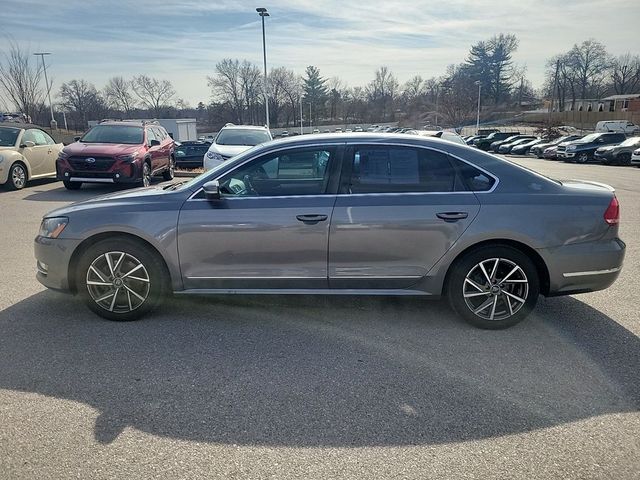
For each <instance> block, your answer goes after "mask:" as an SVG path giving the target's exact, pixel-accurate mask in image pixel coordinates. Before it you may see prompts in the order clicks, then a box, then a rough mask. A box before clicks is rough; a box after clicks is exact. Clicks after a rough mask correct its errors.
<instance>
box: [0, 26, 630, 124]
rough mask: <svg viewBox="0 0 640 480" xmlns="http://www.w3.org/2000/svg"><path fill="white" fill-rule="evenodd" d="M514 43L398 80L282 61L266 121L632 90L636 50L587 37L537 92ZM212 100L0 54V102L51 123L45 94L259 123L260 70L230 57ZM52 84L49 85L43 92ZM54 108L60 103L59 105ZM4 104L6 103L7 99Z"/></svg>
mask: <svg viewBox="0 0 640 480" xmlns="http://www.w3.org/2000/svg"><path fill="white" fill-rule="evenodd" d="M518 46H519V41H518V38H517V37H516V36H515V35H513V34H503V33H500V34H497V35H494V36H492V37H490V38H488V39H485V40H482V41H479V42H477V43H475V44H473V45H471V47H470V49H469V52H468V54H467V57H466V58H465V59H464V60H463V61H462V62H460V63H458V64H452V65H449V66H448V67H447V68H446V70H445V72H444V73H443V74H442V75H440V76H432V77H428V78H424V77H422V76H421V75H419V74H417V75H414V76H413V77H412V78H410V79H409V80H407V81H405V82H404V83H402V82H400V81H399V80H398V78H397V77H396V76H395V75H394V73H393V72H392V71H391V70H390V69H389V68H388V67H387V66H380V67H379V68H378V69H376V70H375V72H373V78H372V79H371V81H369V82H368V83H367V84H365V85H361V86H349V85H347V84H346V82H344V81H343V80H342V79H340V78H339V77H337V76H333V77H328V76H324V75H323V74H322V73H321V72H320V70H319V69H318V68H317V67H316V66H313V65H310V66H307V67H306V69H305V70H304V73H303V74H302V75H300V74H298V73H296V72H295V71H293V70H291V69H288V68H285V67H275V68H272V69H271V70H270V71H269V73H268V76H267V90H268V95H267V96H268V99H269V100H268V101H269V112H270V119H269V120H270V124H271V125H272V126H284V127H291V126H297V125H299V122H300V116H301V114H302V116H303V122H304V124H305V125H306V126H308V125H314V126H319V125H321V124H340V123H343V124H355V123H377V122H390V121H400V122H403V123H404V124H406V125H409V126H420V125H424V124H425V123H430V124H433V125H435V124H440V125H446V126H460V125H464V124H468V123H472V122H473V121H474V120H475V114H476V108H477V101H478V94H480V95H481V105H482V117H483V119H490V118H491V117H492V116H494V117H495V116H500V115H505V114H506V113H507V112H514V111H518V110H520V109H525V108H530V107H531V106H535V105H536V104H538V105H540V104H541V99H542V98H547V99H548V98H551V97H554V98H555V102H556V103H555V108H556V109H558V110H565V109H568V108H569V107H570V106H572V105H575V103H576V102H577V100H578V99H586V98H601V97H602V96H603V95H605V94H611V93H619V94H624V93H637V92H638V89H639V88H640V57H639V56H638V55H636V54H631V53H626V54H624V55H622V56H619V57H613V56H612V55H610V54H609V53H608V52H607V50H606V48H605V46H604V45H603V44H601V43H599V42H597V41H596V40H593V39H589V40H585V41H584V42H582V43H581V44H576V45H574V46H573V47H572V48H571V49H569V50H568V51H567V52H565V53H561V54H558V55H555V56H553V57H551V58H550V59H549V60H548V62H547V70H546V77H545V83H544V85H543V86H542V88H541V89H540V90H538V91H535V90H534V89H533V87H532V85H531V82H530V81H529V80H528V79H527V77H526V67H524V66H522V65H518V64H516V63H515V62H514V60H513V56H514V54H515V53H516V52H517V49H518ZM206 81H207V85H208V86H209V88H210V91H211V98H210V101H208V102H206V103H205V102H199V103H198V105H197V106H196V107H195V108H193V107H191V106H190V105H188V103H187V102H185V101H184V100H182V99H180V98H178V97H177V95H176V91H175V88H174V87H173V85H172V84H171V82H169V81H168V80H163V79H157V78H153V77H150V76H148V75H144V74H140V75H134V76H132V77H131V78H124V77H122V76H115V77H112V78H109V79H108V80H107V81H106V84H105V86H104V87H103V88H102V89H101V90H99V89H97V88H96V86H95V85H94V84H92V83H91V82H89V81H87V80H84V79H72V80H68V81H65V82H63V83H62V84H61V85H60V87H59V89H58V90H57V91H50V90H51V89H52V86H51V85H52V82H50V84H49V85H44V86H43V83H44V79H43V71H42V69H41V65H39V64H38V62H37V61H36V59H35V58H34V57H33V56H32V55H30V52H28V51H27V50H26V49H24V48H22V47H20V46H19V45H18V44H16V43H15V42H10V45H9V49H8V51H7V52H5V53H4V55H2V56H1V57H0V108H2V101H1V100H2V97H4V98H5V104H6V106H14V107H15V108H17V109H18V110H19V111H20V112H23V113H25V114H26V115H29V116H30V117H31V118H32V119H33V120H34V121H37V122H38V123H41V124H47V123H48V107H47V104H46V103H45V98H46V95H47V93H51V94H52V97H54V98H55V99H56V103H57V105H59V107H61V108H62V109H63V110H64V111H65V112H67V117H68V118H69V121H70V122H71V123H72V124H73V125H79V126H80V128H84V127H85V126H86V122H87V120H90V119H99V118H110V117H113V118H153V117H155V118H159V117H187V116H195V117H196V118H198V120H199V121H200V122H203V123H206V124H208V125H211V126H212V127H213V128H217V127H219V126H221V125H223V124H224V123H227V122H234V123H240V124H242V123H244V124H264V123H266V122H265V117H264V112H265V109H264V95H263V89H264V85H263V82H264V78H263V76H262V70H261V68H260V67H259V66H258V65H256V64H254V63H252V62H250V61H248V60H240V59H232V58H226V59H223V60H221V61H219V62H218V63H217V64H216V65H215V67H214V68H213V71H212V73H211V75H209V76H207V77H206ZM49 91H50V92H49ZM59 107H58V108H56V110H60V108H59ZM5 108H6V107H5Z"/></svg>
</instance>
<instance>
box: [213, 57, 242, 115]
mask: <svg viewBox="0 0 640 480" xmlns="http://www.w3.org/2000/svg"><path fill="white" fill-rule="evenodd" d="M207 83H208V85H209V87H210V88H211V90H212V93H213V96H214V98H216V99H218V100H221V101H222V102H223V103H227V104H229V106H230V107H231V109H232V110H233V111H234V113H235V120H234V121H236V122H237V123H242V120H243V112H244V95H243V89H242V85H241V83H240V61H239V60H233V59H231V58H225V59H224V60H222V61H220V62H218V63H217V64H216V73H215V75H213V76H208V77H207Z"/></svg>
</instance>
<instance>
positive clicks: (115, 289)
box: [76, 238, 168, 321]
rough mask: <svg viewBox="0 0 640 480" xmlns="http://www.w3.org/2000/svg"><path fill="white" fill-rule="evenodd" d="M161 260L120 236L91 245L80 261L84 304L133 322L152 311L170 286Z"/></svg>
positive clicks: (112, 317) (106, 315)
mask: <svg viewBox="0 0 640 480" xmlns="http://www.w3.org/2000/svg"><path fill="white" fill-rule="evenodd" d="M167 280H168V279H167V276H166V273H165V268H164V266H163V263H162V260H161V259H160V258H159V257H158V256H157V254H156V255H154V254H153V253H152V252H150V251H149V248H144V247H143V246H142V245H140V244H139V243H137V242H135V241H132V240H129V239H126V238H118V239H112V240H103V241H100V242H98V243H96V244H95V245H93V246H91V247H90V248H89V249H88V250H87V251H86V252H84V254H83V255H82V257H81V258H80V261H79V262H78V269H77V277H76V285H77V286H78V293H79V294H80V296H81V298H82V299H83V301H84V302H85V304H86V305H87V306H88V307H89V309H90V310H92V311H93V312H94V313H96V314H98V315H100V316H101V317H103V318H106V319H108V320H116V321H131V320H137V319H139V318H141V317H142V316H143V315H145V314H146V313H148V312H150V311H151V310H153V309H154V308H155V307H156V306H157V305H158V304H159V303H160V301H161V299H162V297H163V294H164V293H165V291H166V290H167V289H168V288H167V284H168V282H167Z"/></svg>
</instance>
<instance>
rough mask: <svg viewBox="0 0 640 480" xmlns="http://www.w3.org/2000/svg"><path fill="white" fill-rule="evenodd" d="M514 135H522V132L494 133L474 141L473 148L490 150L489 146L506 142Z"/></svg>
mask: <svg viewBox="0 0 640 480" xmlns="http://www.w3.org/2000/svg"><path fill="white" fill-rule="evenodd" d="M514 135H520V132H493V133H491V134H489V135H488V136H486V137H484V138H479V139H477V140H474V141H473V146H474V147H477V148H479V149H480V150H484V151H485V152H486V151H487V150H489V146H490V145H491V144H492V143H493V142H496V141H498V140H506V139H507V138H509V137H513V136H514Z"/></svg>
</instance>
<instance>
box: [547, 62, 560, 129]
mask: <svg viewBox="0 0 640 480" xmlns="http://www.w3.org/2000/svg"><path fill="white" fill-rule="evenodd" d="M558 70H560V60H556V73H555V74H554V75H553V90H552V91H551V103H550V104H549V116H548V120H547V124H548V126H549V127H551V112H553V102H554V100H555V96H556V88H557V87H558ZM558 110H559V109H558Z"/></svg>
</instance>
